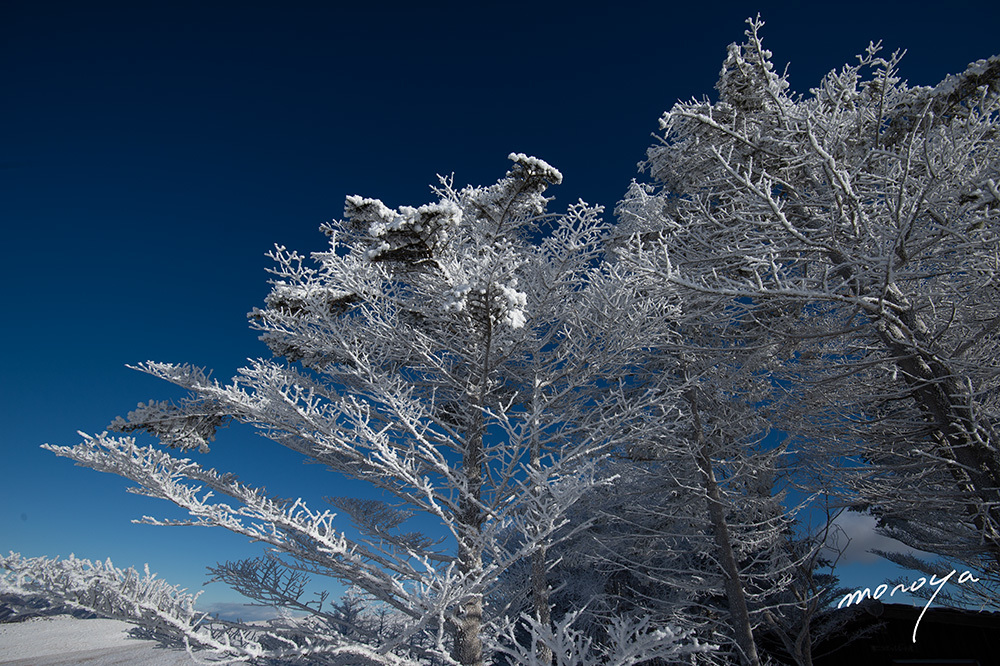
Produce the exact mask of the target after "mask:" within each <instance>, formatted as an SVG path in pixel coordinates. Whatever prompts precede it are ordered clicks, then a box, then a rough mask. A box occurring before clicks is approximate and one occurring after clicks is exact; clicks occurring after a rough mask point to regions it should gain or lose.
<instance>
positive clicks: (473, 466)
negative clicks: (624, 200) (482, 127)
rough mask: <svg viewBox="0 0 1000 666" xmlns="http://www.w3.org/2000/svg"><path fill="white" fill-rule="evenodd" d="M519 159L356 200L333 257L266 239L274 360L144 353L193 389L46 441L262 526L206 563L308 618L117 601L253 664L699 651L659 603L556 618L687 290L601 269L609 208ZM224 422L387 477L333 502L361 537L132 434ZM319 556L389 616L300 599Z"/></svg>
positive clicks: (648, 422)
mask: <svg viewBox="0 0 1000 666" xmlns="http://www.w3.org/2000/svg"><path fill="white" fill-rule="evenodd" d="M510 158H511V160H513V162H514V165H513V167H512V168H511V170H510V171H509V172H508V173H507V175H506V176H505V177H504V178H503V179H501V180H500V181H499V182H498V183H496V184H495V185H492V186H489V187H466V188H463V189H460V190H459V189H455V188H454V187H453V185H452V180H451V179H450V178H443V179H441V183H440V185H439V186H437V187H435V188H432V189H433V191H434V193H435V194H436V195H437V198H438V200H437V201H436V202H435V203H431V204H427V205H424V206H421V207H419V208H413V207H408V206H402V207H399V208H397V209H391V208H389V207H387V206H386V205H384V204H383V203H382V202H381V201H378V200H375V199H366V198H362V197H356V196H355V197H348V199H347V202H346V204H345V211H344V218H345V219H344V220H343V221H342V222H339V223H334V224H330V225H327V226H325V227H324V229H323V230H324V231H325V233H326V234H327V236H328V237H329V242H330V245H329V248H328V249H327V250H326V251H324V252H317V253H314V254H313V255H312V257H311V261H310V260H309V259H307V258H306V257H303V256H301V255H299V254H297V253H295V252H292V251H288V250H286V249H285V248H284V247H280V246H279V247H277V248H276V249H275V250H274V252H273V253H272V255H271V256H272V258H273V259H274V261H275V263H276V266H275V268H274V269H273V271H272V272H273V274H274V279H273V280H272V285H273V286H272V290H271V293H270V295H269V296H268V297H267V301H266V307H264V308H261V309H256V310H254V311H253V312H252V313H251V322H252V325H253V327H254V328H256V329H257V330H258V331H260V333H261V339H262V340H263V341H265V342H266V343H267V345H268V346H269V347H270V349H271V351H272V352H273V358H270V359H258V360H256V361H254V362H252V363H251V364H250V365H249V366H247V367H245V368H243V369H242V370H240V371H239V373H238V375H237V376H236V377H235V378H234V379H233V380H232V382H231V383H229V384H226V385H223V384H220V383H218V382H216V381H213V380H211V379H210V378H209V375H208V373H206V372H205V371H203V370H201V369H199V368H194V367H190V366H187V365H169V364H163V363H153V362H148V363H144V364H142V365H141V366H139V369H141V370H142V371H144V372H147V373H149V374H151V375H153V376H156V377H160V378H162V379H165V380H167V381H169V382H172V383H174V384H176V385H178V386H181V387H183V388H185V389H187V390H188V391H189V392H190V397H189V398H188V399H186V400H184V401H182V402H179V403H176V404H171V403H165V402H150V403H148V404H140V406H139V408H138V409H136V410H135V411H133V412H131V413H130V414H129V415H128V418H127V419H118V420H117V421H116V422H115V423H114V424H113V429H114V430H117V431H119V432H121V433H123V436H110V435H108V434H101V435H97V436H94V437H90V436H86V437H85V439H84V441H83V443H82V444H79V445H77V446H75V447H60V446H48V447H47V448H49V449H50V450H51V451H53V452H54V453H56V454H57V455H60V456H65V457H68V458H71V459H73V460H75V461H77V462H78V463H79V464H81V465H84V466H87V467H91V468H93V469H96V470H101V471H109V472H114V473H116V474H119V475H121V476H124V477H126V478H128V479H130V480H132V481H133V482H135V483H136V484H137V486H138V488H137V492H139V493H141V494H145V495H149V496H152V497H158V498H162V499H166V500H168V501H171V502H173V503H174V504H176V505H178V506H180V507H181V508H183V509H185V510H186V511H187V512H188V513H189V514H190V516H191V518H190V520H186V521H167V520H158V519H154V518H145V519H143V521H144V522H147V523H152V524H179V523H182V524H189V525H211V526H220V527H224V528H226V529H229V530H231V531H233V532H236V533H238V534H242V535H245V536H247V537H249V538H251V539H253V540H256V541H260V542H263V543H264V544H267V545H268V546H269V547H270V552H269V553H268V555H267V556H266V557H264V558H261V559H259V560H250V561H244V562H238V563H227V564H225V565H219V566H218V567H217V568H216V569H215V570H214V573H215V575H216V577H217V578H218V579H220V580H223V581H224V582H226V583H228V584H230V585H232V586H234V587H235V588H236V589H238V590H239V591H240V592H242V593H243V594H245V595H247V596H249V597H250V598H251V599H254V600H257V601H260V602H263V603H267V604H269V605H277V606H279V607H284V608H288V609H293V610H298V611H303V612H306V613H308V614H310V615H311V616H312V620H311V621H310V622H309V623H298V624H296V625H294V626H292V627H289V628H286V629H283V630H280V631H279V630H277V629H274V628H271V629H268V630H264V629H261V628H253V627H247V626H237V627H235V628H233V631H229V632H228V633H226V637H228V641H229V642H228V643H223V642H222V639H221V638H219V635H218V634H217V633H212V631H211V627H208V628H206V627H202V626H201V625H199V621H200V620H199V619H197V617H196V616H195V615H194V614H192V613H191V612H190V607H189V606H190V605H189V604H188V605H184V603H186V600H185V602H184V603H181V606H183V607H184V608H185V609H186V610H185V611H184V613H185V614H183V616H180V615H178V614H177V613H173V611H171V608H173V607H174V606H177V603H178V602H176V601H175V600H174V599H173V597H171V596H170V595H169V594H166V595H164V594H161V593H159V592H157V593H156V594H154V595H153V598H151V599H150V598H147V597H148V595H147V596H146V597H141V602H140V601H137V602H136V603H135V604H132V605H131V606H130V605H129V604H128V603H119V604H117V605H114V606H113V609H114V613H113V614H114V615H116V616H118V617H123V618H124V619H128V620H131V621H134V622H139V623H143V622H145V621H146V618H147V615H148V613H146V614H143V613H139V612H138V611H137V612H136V613H135V614H130V611H129V610H128V609H129V608H136V609H140V608H146V607H151V608H154V609H155V615H156V617H157V618H159V620H158V622H159V624H158V627H159V628H161V629H162V628H163V627H167V630H169V631H171V632H173V633H174V635H175V636H176V637H178V638H181V639H184V640H188V641H190V642H192V643H194V644H195V645H197V646H202V647H209V648H212V649H214V650H215V651H216V653H217V655H218V656H220V657H224V658H231V659H237V660H241V659H242V660H249V659H254V658H265V657H267V658H289V659H291V658H295V657H299V658H302V659H308V661H309V663H326V662H330V663H346V662H350V663H384V664H402V663H448V664H463V665H478V664H483V663H486V662H487V661H489V660H490V658H491V654H499V653H500V652H503V653H506V654H518V655H522V654H524V649H523V645H522V644H521V643H517V642H515V643H514V644H512V643H511V642H510V641H509V640H508V638H509V637H510V636H513V635H514V633H517V632H521V633H523V632H527V634H528V636H529V640H528V643H527V645H529V648H528V649H527V652H529V653H531V655H532V656H531V659H532V660H535V661H536V662H537V663H545V664H548V663H549V662H551V661H552V659H553V658H554V657H557V659H558V663H565V664H571V663H572V664H581V665H586V664H596V663H623V664H624V663H636V661H637V660H641V659H644V658H649V657H652V656H657V655H659V656H667V655H671V654H681V653H685V652H689V651H692V650H699V649H702V648H700V647H698V646H696V645H694V644H693V643H691V642H690V641H687V640H686V639H685V638H684V633H683V632H679V633H674V632H671V631H670V630H669V628H667V627H655V628H654V627H651V626H650V625H649V624H648V620H644V619H643V618H623V619H622V620H621V621H620V622H618V624H616V627H617V629H616V630H615V631H616V633H615V634H614V635H615V637H616V638H615V640H614V641H612V642H606V643H602V644H600V645H596V644H591V643H588V642H587V641H585V640H583V638H582V637H581V636H580V635H579V634H577V633H574V631H575V630H573V629H572V627H571V624H572V621H573V616H569V615H567V616H566V617H559V618H554V617H552V615H551V611H550V606H551V605H550V601H549V598H548V595H549V584H548V582H547V572H548V569H549V558H548V555H547V550H548V548H550V547H551V546H552V544H554V543H556V542H558V540H559V539H560V538H561V537H562V532H561V530H564V529H566V526H565V523H566V514H567V511H568V510H569V509H570V508H571V507H572V506H573V504H574V503H575V502H577V501H578V500H579V499H580V498H581V497H582V496H583V495H585V494H586V493H587V492H588V491H590V490H591V489H592V488H594V487H597V486H599V485H600V484H602V483H603V482H604V480H603V479H602V478H601V476H600V473H599V464H600V461H601V460H602V459H603V458H604V457H605V456H606V455H607V454H608V453H609V452H610V451H613V450H616V449H621V448H627V447H628V446H629V445H630V444H631V443H633V442H636V441H641V440H642V439H644V438H645V437H646V436H647V435H649V434H655V432H658V431H659V429H660V428H662V424H661V423H659V422H658V421H657V420H655V419H652V418H650V417H651V416H652V415H656V416H662V414H661V413H660V404H661V402H662V400H663V395H662V391H653V390H648V389H647V388H646V386H647V380H648V378H647V377H646V376H645V375H644V364H643V359H644V358H645V355H646V354H647V351H648V350H649V349H650V348H656V347H657V346H659V345H660V344H662V343H663V342H664V340H665V338H666V337H667V336H668V335H670V330H669V325H668V324H669V322H670V320H671V316H672V313H673V312H674V306H673V304H672V300H671V299H669V298H662V297H658V298H655V299H652V298H649V297H648V296H647V295H646V294H644V293H643V292H642V291H640V290H639V289H637V288H635V283H634V281H632V280H630V279H629V278H628V276H627V275H625V274H623V273H622V272H621V271H620V270H619V269H617V268H615V267H614V266H613V265H610V264H606V263H601V261H600V259H601V252H602V242H603V239H604V236H605V235H606V233H607V230H608V227H607V225H606V224H605V223H604V222H602V220H601V217H600V213H601V211H600V209H599V208H595V207H592V206H588V205H586V204H584V203H583V202H580V203H578V204H574V205H572V206H570V207H569V209H568V211H567V212H566V213H563V214H558V215H555V214H549V213H547V212H546V206H547V204H548V202H549V199H547V198H546V197H545V196H544V192H545V190H546V189H547V188H548V186H549V185H551V184H555V183H559V182H560V181H561V175H560V173H559V172H558V171H557V170H555V169H554V168H552V167H551V166H549V165H548V164H546V163H545V162H543V161H541V160H538V159H535V158H531V157H527V156H525V155H521V154H512V155H511V156H510ZM230 421H236V422H240V423H245V424H250V425H252V426H253V427H255V428H257V429H258V430H259V431H260V432H261V433H262V434H264V435H265V436H267V437H268V438H270V439H272V440H273V441H275V442H276V443H278V444H280V445H282V446H285V447H288V448H290V449H292V450H294V451H296V452H299V453H301V454H302V455H303V456H305V457H306V458H308V459H310V460H312V461H314V462H316V463H320V464H322V465H325V466H326V467H328V468H329V469H331V470H332V471H334V472H336V473H339V474H342V475H345V476H348V477H351V478H354V479H359V480H362V481H366V482H367V483H369V484H370V485H371V486H372V487H373V488H374V489H376V490H377V491H378V492H380V493H381V494H382V495H381V497H382V499H371V498H369V499H364V500H361V499H357V498H334V499H333V504H334V505H335V506H336V508H338V509H339V510H340V512H341V514H343V515H345V516H346V517H348V518H350V519H351V520H352V522H353V525H354V527H355V528H356V529H357V531H358V532H359V533H360V535H361V536H360V538H356V539H351V538H348V537H347V536H345V534H344V533H343V532H342V531H340V530H339V529H338V528H337V527H336V522H335V515H334V514H333V513H331V512H330V511H328V510H326V509H322V508H314V507H312V506H309V505H307V503H306V501H304V500H302V499H298V500H294V501H290V500H283V499H279V498H276V497H271V496H269V495H268V494H267V493H266V492H265V491H263V490H261V489H258V488H254V487H251V486H248V485H245V484H243V483H241V482H239V481H238V480H237V479H235V478H234V477H232V476H231V475H227V474H224V473H220V472H217V471H215V470H211V469H205V468H203V467H202V466H200V465H199V464H198V463H196V462H194V461H192V460H190V459H188V458H180V457H177V456H175V455H172V454H171V453H170V452H168V451H166V450H163V449H161V448H157V447H156V446H152V445H150V446H140V445H139V444H138V443H137V442H136V440H135V438H134V437H133V435H134V434H136V433H143V432H144V433H150V434H152V435H154V436H156V437H157V438H158V439H159V440H160V442H161V444H164V445H167V446H168V447H173V448H177V449H180V450H182V451H189V450H194V449H202V450H204V449H206V448H207V446H208V444H209V443H210V441H211V440H212V439H213V437H214V436H215V433H216V430H217V429H218V427H219V426H221V425H224V424H226V423H228V422H230ZM415 514H421V515H424V516H429V517H431V518H433V519H434V520H435V521H436V524H437V525H438V526H439V531H440V534H424V533H418V532H412V531H407V530H406V521H407V520H408V519H409V518H410V517H411V516H413V515H415ZM525 563H528V565H529V567H528V568H529V569H530V580H531V588H530V589H531V596H530V601H528V600H526V599H524V598H523V597H522V598H520V599H517V598H511V599H508V600H507V602H506V603H494V601H495V597H494V596H491V595H492V594H493V592H494V591H495V590H496V588H497V581H498V580H499V579H500V578H501V577H502V576H504V575H505V573H506V572H508V571H511V570H513V569H514V568H515V567H517V566H521V565H524V564H525ZM2 565H3V566H4V567H5V568H6V569H7V570H8V572H9V576H8V577H7V578H6V579H5V580H7V581H8V584H9V585H15V586H19V587H20V589H23V590H29V589H30V590H40V591H44V592H47V593H49V594H51V595H53V596H57V597H62V598H72V600H73V601H74V602H75V603H79V604H83V605H86V600H85V597H86V594H85V592H86V590H87V589H89V587H88V586H90V587H93V586H94V585H96V584H97V583H95V581H96V580H97V579H98V578H100V580H101V581H104V582H102V583H101V585H104V587H103V588H101V589H102V590H105V595H111V596H113V597H115V598H116V599H118V598H124V599H128V598H130V597H129V595H128V593H127V592H126V591H121V590H116V588H115V586H114V584H113V582H112V583H111V584H108V583H107V582H106V579H107V577H106V576H104V577H103V578H101V576H96V577H95V576H89V575H88V572H92V571H98V573H100V574H101V575H102V576H103V575H104V573H105V570H100V568H98V569H94V568H93V567H91V568H90V569H88V568H87V567H80V566H76V565H74V566H73V567H70V568H71V569H72V572H73V575H72V576H70V577H65V576H64V577H62V578H60V577H58V576H50V575H48V574H46V572H47V571H51V570H52V569H53V567H58V566H66V565H65V564H63V565H58V564H53V563H52V562H50V561H44V562H43V561H28V560H24V559H22V558H19V557H17V556H11V557H9V558H6V559H5V560H3V562H2ZM305 575H320V576H326V577H331V578H334V579H338V580H340V581H343V582H344V583H347V584H349V585H352V586H355V588H356V589H358V590H363V592H364V594H365V595H367V598H368V599H369V600H370V601H371V602H372V603H377V604H380V605H381V607H382V608H385V609H388V610H390V611H391V612H392V613H393V614H394V618H395V619H394V628H393V630H392V631H391V632H389V633H388V634H386V633H384V632H383V633H381V634H379V633H378V632H374V633H373V631H372V628H371V622H370V615H368V616H366V614H365V613H362V612H361V611H360V609H358V608H356V607H355V606H356V604H355V605H351V604H347V605H345V604H346V602H341V603H340V604H339V605H333V606H329V605H327V606H324V604H323V600H322V599H320V600H319V601H307V600H306V599H304V598H303V593H304V585H303V582H304V579H303V576H305ZM15 579H16V583H13V582H11V581H14V580H15ZM129 580H131V578H130V579H129ZM74 590H75V591H74ZM81 590H83V592H81ZM109 590H110V591H109ZM78 592H79V593H78ZM81 595H82V596H81ZM115 595H118V596H115ZM123 595H124V596H123ZM133 596H134V595H133ZM140 596H141V595H140ZM175 596H176V595H175ZM171 604H173V605H171ZM108 608H112V606H109V607H108ZM122 609H124V610H122ZM105 612H107V611H106V610H105ZM362 620H363V621H362ZM511 632H514V633H511ZM578 639H579V640H578ZM573 646H576V647H575V648H574V647H573ZM577 648H578V651H577V652H575V653H574V652H572V650H574V649H577ZM553 650H556V651H557V652H558V654H556V653H554V652H553ZM565 650H570V652H565ZM609 650H610V652H609ZM616 651H617V652H616Z"/></svg>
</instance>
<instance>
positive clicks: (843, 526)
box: [827, 511, 934, 564]
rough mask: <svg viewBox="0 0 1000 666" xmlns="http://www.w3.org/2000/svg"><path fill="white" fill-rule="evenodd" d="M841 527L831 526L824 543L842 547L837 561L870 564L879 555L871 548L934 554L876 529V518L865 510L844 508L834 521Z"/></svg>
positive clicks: (916, 553) (927, 556)
mask: <svg viewBox="0 0 1000 666" xmlns="http://www.w3.org/2000/svg"><path fill="white" fill-rule="evenodd" d="M833 523H834V525H836V526H837V527H839V528H840V529H839V530H837V529H834V530H831V533H830V534H831V535H830V538H829V539H828V540H827V544H828V545H830V546H831V547H832V548H834V549H839V548H844V552H843V554H841V556H840V561H839V562H838V564H854V563H860V564H872V563H874V562H877V561H879V560H880V559H881V558H880V557H879V556H878V555H875V554H874V553H871V552H870V551H871V550H873V549H875V550H884V551H887V552H900V553H909V554H910V555H913V556H915V557H920V558H933V557H934V556H933V555H930V554H928V553H924V552H921V551H919V550H915V549H913V548H910V547H909V546H907V545H906V544H904V543H901V542H899V541H896V540H895V539H890V538H889V537H886V536H882V535H881V534H878V533H876V532H875V519H874V518H873V517H871V516H869V515H868V514H866V513H856V512H854V511H844V512H843V513H841V514H840V515H839V516H837V518H836V519H835V520H834V521H833Z"/></svg>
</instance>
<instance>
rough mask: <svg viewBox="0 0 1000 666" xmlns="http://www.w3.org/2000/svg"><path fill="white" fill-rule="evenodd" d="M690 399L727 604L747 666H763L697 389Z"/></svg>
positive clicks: (699, 463) (737, 643)
mask: <svg viewBox="0 0 1000 666" xmlns="http://www.w3.org/2000/svg"><path fill="white" fill-rule="evenodd" d="M686 397H687V400H688V403H689V404H690V405H691V414H692V417H693V418H694V430H695V432H694V436H695V442H696V444H697V451H696V452H695V459H696V460H697V462H698V468H699V469H700V470H701V477H702V482H703V484H704V487H705V495H706V500H707V502H708V515H709V519H710V520H711V522H712V531H713V533H714V536H715V545H716V547H717V548H718V549H719V562H720V564H721V565H722V573H723V580H724V583H723V584H724V587H725V592H726V600H727V601H728V602H729V615H730V619H731V620H732V626H733V631H734V633H735V634H736V645H737V647H738V648H739V650H740V653H741V654H740V656H741V658H742V660H743V662H744V663H745V664H747V666H760V657H759V656H758V655H757V645H756V644H755V643H754V638H753V627H752V626H751V624H750V611H749V610H748V608H747V600H746V595H745V594H744V592H743V584H742V582H740V570H739V566H738V565H737V564H736V555H735V554H734V552H733V543H732V538H731V536H730V534H729V525H728V524H727V523H726V513H725V510H724V508H723V505H722V497H721V495H720V493H719V484H718V483H716V480H715V472H714V470H713V469H712V458H711V456H710V454H709V450H708V442H707V441H706V440H705V433H704V431H703V430H702V424H701V415H700V413H699V408H698V400H697V398H696V396H695V392H694V389H690V390H689V391H688V392H687V396H686Z"/></svg>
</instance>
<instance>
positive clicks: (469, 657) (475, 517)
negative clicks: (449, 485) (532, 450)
mask: <svg viewBox="0 0 1000 666" xmlns="http://www.w3.org/2000/svg"><path fill="white" fill-rule="evenodd" d="M475 419H476V422H477V426H476V428H475V430H474V431H473V436H471V437H470V438H469V441H468V442H467V444H466V446H467V449H466V451H465V455H464V456H463V467H464V470H465V476H466V481H467V483H468V489H467V492H466V495H465V496H464V497H463V498H462V501H461V516H459V520H460V527H459V529H460V532H459V544H458V567H459V571H460V572H461V573H462V574H470V573H471V574H474V573H476V572H477V571H479V570H480V569H482V566H483V553H482V545H481V542H480V540H479V530H480V527H481V526H482V520H483V518H482V510H481V509H480V506H479V499H480V494H481V491H482V484H483V480H482V467H483V460H482V458H483V434H482V425H481V424H482V413H481V412H480V413H479V414H478V415H477V416H476V417H475ZM452 621H453V622H454V623H455V645H454V654H453V657H454V659H455V660H456V661H458V662H459V663H460V664H463V665H464V666H483V641H482V638H481V636H480V633H481V631H482V625H483V595H482V593H475V594H473V595H471V596H470V597H469V598H468V599H466V600H465V601H464V602H462V603H461V604H460V605H459V607H458V609H457V611H456V613H455V616H454V617H453V620H452Z"/></svg>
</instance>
